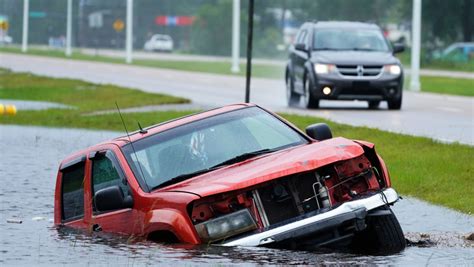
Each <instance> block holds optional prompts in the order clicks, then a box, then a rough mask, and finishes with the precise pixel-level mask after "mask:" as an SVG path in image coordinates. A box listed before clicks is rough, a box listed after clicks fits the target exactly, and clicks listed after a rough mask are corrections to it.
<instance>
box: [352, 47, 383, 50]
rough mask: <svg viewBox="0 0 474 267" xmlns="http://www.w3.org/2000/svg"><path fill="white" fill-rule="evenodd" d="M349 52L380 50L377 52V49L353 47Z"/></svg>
mask: <svg viewBox="0 0 474 267" xmlns="http://www.w3.org/2000/svg"><path fill="white" fill-rule="evenodd" d="M351 50H354V51H380V50H377V49H371V48H359V47H354V48H351Z"/></svg>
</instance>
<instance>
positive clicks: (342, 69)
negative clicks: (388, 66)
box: [336, 65, 383, 77]
mask: <svg viewBox="0 0 474 267" xmlns="http://www.w3.org/2000/svg"><path fill="white" fill-rule="evenodd" d="M336 68H337V70H338V71H339V73H341V75H343V76H350V77H373V76H377V75H379V74H380V72H382V68H383V66H380V65H377V66H371V65H336Z"/></svg>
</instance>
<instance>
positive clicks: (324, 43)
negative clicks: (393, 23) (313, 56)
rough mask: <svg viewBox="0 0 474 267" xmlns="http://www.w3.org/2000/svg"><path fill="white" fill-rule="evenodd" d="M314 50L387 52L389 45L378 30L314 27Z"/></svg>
mask: <svg viewBox="0 0 474 267" xmlns="http://www.w3.org/2000/svg"><path fill="white" fill-rule="evenodd" d="M313 36H314V42H313V44H314V45H313V49H314V50H356V51H382V52H388V51H389V49H390V48H389V46H388V44H387V42H386V40H385V38H384V37H383V35H382V32H381V31H379V30H367V29H316V30H315V34H314V35H313Z"/></svg>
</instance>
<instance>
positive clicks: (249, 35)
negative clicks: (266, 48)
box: [245, 0, 254, 103]
mask: <svg viewBox="0 0 474 267" xmlns="http://www.w3.org/2000/svg"><path fill="white" fill-rule="evenodd" d="M253 1H254V0H249V18H248V20H249V23H248V26H247V27H248V28H247V75H246V76H247V77H246V81H245V103H249V102H250V77H251V76H252V38H253Z"/></svg>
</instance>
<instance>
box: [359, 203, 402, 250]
mask: <svg viewBox="0 0 474 267" xmlns="http://www.w3.org/2000/svg"><path fill="white" fill-rule="evenodd" d="M384 209H386V210H388V211H390V214H389V215H381V216H370V217H367V220H366V223H367V228H366V229H365V230H363V231H362V232H359V233H358V234H356V236H355V237H354V241H353V244H352V245H353V248H354V249H355V250H356V251H358V252H364V253H366V252H368V253H370V254H376V255H387V254H394V253H397V252H400V251H402V250H404V249H405V247H406V240H405V236H404V235H403V231H402V228H401V226H400V223H398V220H397V217H395V215H394V214H393V212H392V211H391V210H390V208H388V207H384Z"/></svg>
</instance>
